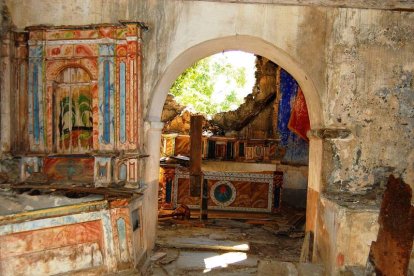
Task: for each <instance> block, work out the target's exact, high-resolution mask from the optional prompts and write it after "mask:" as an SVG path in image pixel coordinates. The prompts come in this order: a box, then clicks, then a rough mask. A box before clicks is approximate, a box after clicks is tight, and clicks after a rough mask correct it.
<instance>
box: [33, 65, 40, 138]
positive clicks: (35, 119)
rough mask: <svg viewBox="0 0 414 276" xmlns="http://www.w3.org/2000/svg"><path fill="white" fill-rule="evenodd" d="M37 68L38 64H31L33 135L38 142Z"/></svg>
mask: <svg viewBox="0 0 414 276" xmlns="http://www.w3.org/2000/svg"><path fill="white" fill-rule="evenodd" d="M38 75H39V69H38V66H37V65H36V64H35V65H34V66H33V135H34V140H35V142H36V143H39V130H40V128H39V125H40V121H39V115H40V114H39V95H38V93H39V91H38V85H39V79H38Z"/></svg>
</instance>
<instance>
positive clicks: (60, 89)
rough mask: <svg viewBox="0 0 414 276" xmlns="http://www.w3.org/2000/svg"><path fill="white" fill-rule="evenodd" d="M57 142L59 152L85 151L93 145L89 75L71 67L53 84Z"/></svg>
mask: <svg viewBox="0 0 414 276" xmlns="http://www.w3.org/2000/svg"><path fill="white" fill-rule="evenodd" d="M53 94H54V95H53V96H54V99H53V102H54V114H53V118H54V129H55V131H54V135H55V137H54V139H55V140H54V145H55V147H56V152H58V153H84V152H89V151H90V150H92V148H93V137H92V136H93V133H92V131H93V116H92V98H93V97H92V91H91V78H90V76H89V74H88V73H87V72H86V71H85V70H84V69H82V68H80V67H68V68H66V69H64V70H63V71H62V72H61V73H60V74H59V76H58V78H57V79H56V81H55V84H54V91H53Z"/></svg>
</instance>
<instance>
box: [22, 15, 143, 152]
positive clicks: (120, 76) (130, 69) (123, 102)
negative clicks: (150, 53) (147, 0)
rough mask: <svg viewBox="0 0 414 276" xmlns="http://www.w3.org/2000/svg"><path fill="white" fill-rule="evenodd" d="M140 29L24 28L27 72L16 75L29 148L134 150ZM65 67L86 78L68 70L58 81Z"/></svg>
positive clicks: (125, 26)
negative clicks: (22, 91)
mask: <svg viewBox="0 0 414 276" xmlns="http://www.w3.org/2000/svg"><path fill="white" fill-rule="evenodd" d="M141 28H142V25H141V24H140V23H136V22H131V23H129V22H128V23H122V24H118V25H117V24H114V25H107V24H105V25H94V26H79V27H62V28H59V27H44V26H42V27H29V28H28V31H29V35H28V39H29V40H28V44H29V45H30V46H29V66H28V74H23V72H22V73H19V74H20V75H21V76H22V77H23V78H25V76H26V75H27V86H28V87H27V93H28V97H27V98H28V105H27V107H26V109H27V113H28V115H27V117H28V118H29V119H30V120H29V121H28V125H27V133H28V134H29V135H28V136H29V141H30V150H31V151H32V152H46V153H64V154H73V153H87V152H89V151H91V150H94V151H98V152H99V151H105V152H108V151H112V152H113V151H118V150H127V151H135V150H137V149H138V128H139V127H140V126H141V123H140V122H139V120H140V119H141V117H140V115H139V112H141V108H140V100H139V97H140V92H139V89H140V84H139V80H140V78H141V77H140V75H139V74H140V73H141V69H140V68H138V66H141V54H140V52H139V51H141V47H140V43H141V42H140V38H139V36H140V35H141V32H140V30H141ZM26 39H27V38H26ZM19 50H20V48H19ZM68 68H71V69H68ZM66 70H69V71H72V72H85V73H84V76H89V78H88V79H83V76H82V75H77V73H74V75H73V77H74V79H73V78H71V79H70V80H66V79H65V80H64V81H62V80H61V79H62V78H65V74H69V75H70V74H71V73H65V72H66ZM62 74H63V75H62ZM74 83H77V84H78V85H77V87H75V88H74V87H71V86H73V84H74ZM66 84H67V85H66ZM81 84H82V85H81ZM82 99H84V100H85V101H82ZM86 103H87V106H88V107H87V111H85V110H84V109H85V108H86ZM73 107H74V109H73V110H72V108H73ZM19 108H24V106H22V107H19ZM82 114H83V115H82ZM85 114H88V115H87V117H88V118H86V117H85V116H86V115H85ZM59 115H60V116H61V118H60V121H59V119H56V117H59ZM72 117H73V118H72ZM83 119H84V121H83ZM72 121H73V122H72ZM84 128H88V130H87V133H85V131H86V130H85V129H84ZM81 129H82V130H81ZM77 132H79V133H77ZM81 132H82V133H81ZM69 133H70V134H71V135H68V134H69ZM66 136H70V137H66ZM85 136H88V138H87V139H86V138H85ZM74 137H75V138H74ZM79 137H81V138H82V139H83V138H85V139H84V140H85V141H79ZM82 139H81V140H82Z"/></svg>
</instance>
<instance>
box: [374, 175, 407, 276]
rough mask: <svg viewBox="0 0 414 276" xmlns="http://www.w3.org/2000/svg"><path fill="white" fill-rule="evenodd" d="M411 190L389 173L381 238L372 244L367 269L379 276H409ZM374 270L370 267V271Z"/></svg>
mask: <svg viewBox="0 0 414 276" xmlns="http://www.w3.org/2000/svg"><path fill="white" fill-rule="evenodd" d="M411 197H412V191H411V188H410V187H409V186H408V185H407V184H405V183H404V182H403V181H402V180H401V179H395V178H394V176H392V175H391V176H390V178H389V180H388V184H387V189H386V190H385V194H384V198H383V201H382V204H381V211H380V214H379V218H378V221H379V224H380V228H379V231H378V237H377V240H376V241H375V242H373V243H372V245H371V250H370V254H369V259H368V263H367V267H368V268H372V272H375V273H376V274H377V275H393V274H395V275H407V273H408V265H409V262H410V255H411V251H412V248H413V240H414V206H412V205H411ZM370 270H371V269H369V272H371V271H370Z"/></svg>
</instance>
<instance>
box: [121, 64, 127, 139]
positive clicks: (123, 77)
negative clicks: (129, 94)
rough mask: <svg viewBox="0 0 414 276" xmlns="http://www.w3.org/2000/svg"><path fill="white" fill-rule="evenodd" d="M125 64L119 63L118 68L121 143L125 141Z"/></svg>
mask: <svg viewBox="0 0 414 276" xmlns="http://www.w3.org/2000/svg"><path fill="white" fill-rule="evenodd" d="M125 68H126V66H125V62H121V64H120V66H119V74H120V76H119V86H120V90H121V91H120V105H119V106H120V107H119V113H120V118H119V120H120V122H119V128H120V133H119V136H120V137H119V139H120V140H121V143H125V141H126V137H125V135H126V129H125V124H126V114H125V113H126V111H125V110H126V86H125V85H126V83H125V82H126V79H125Z"/></svg>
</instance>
